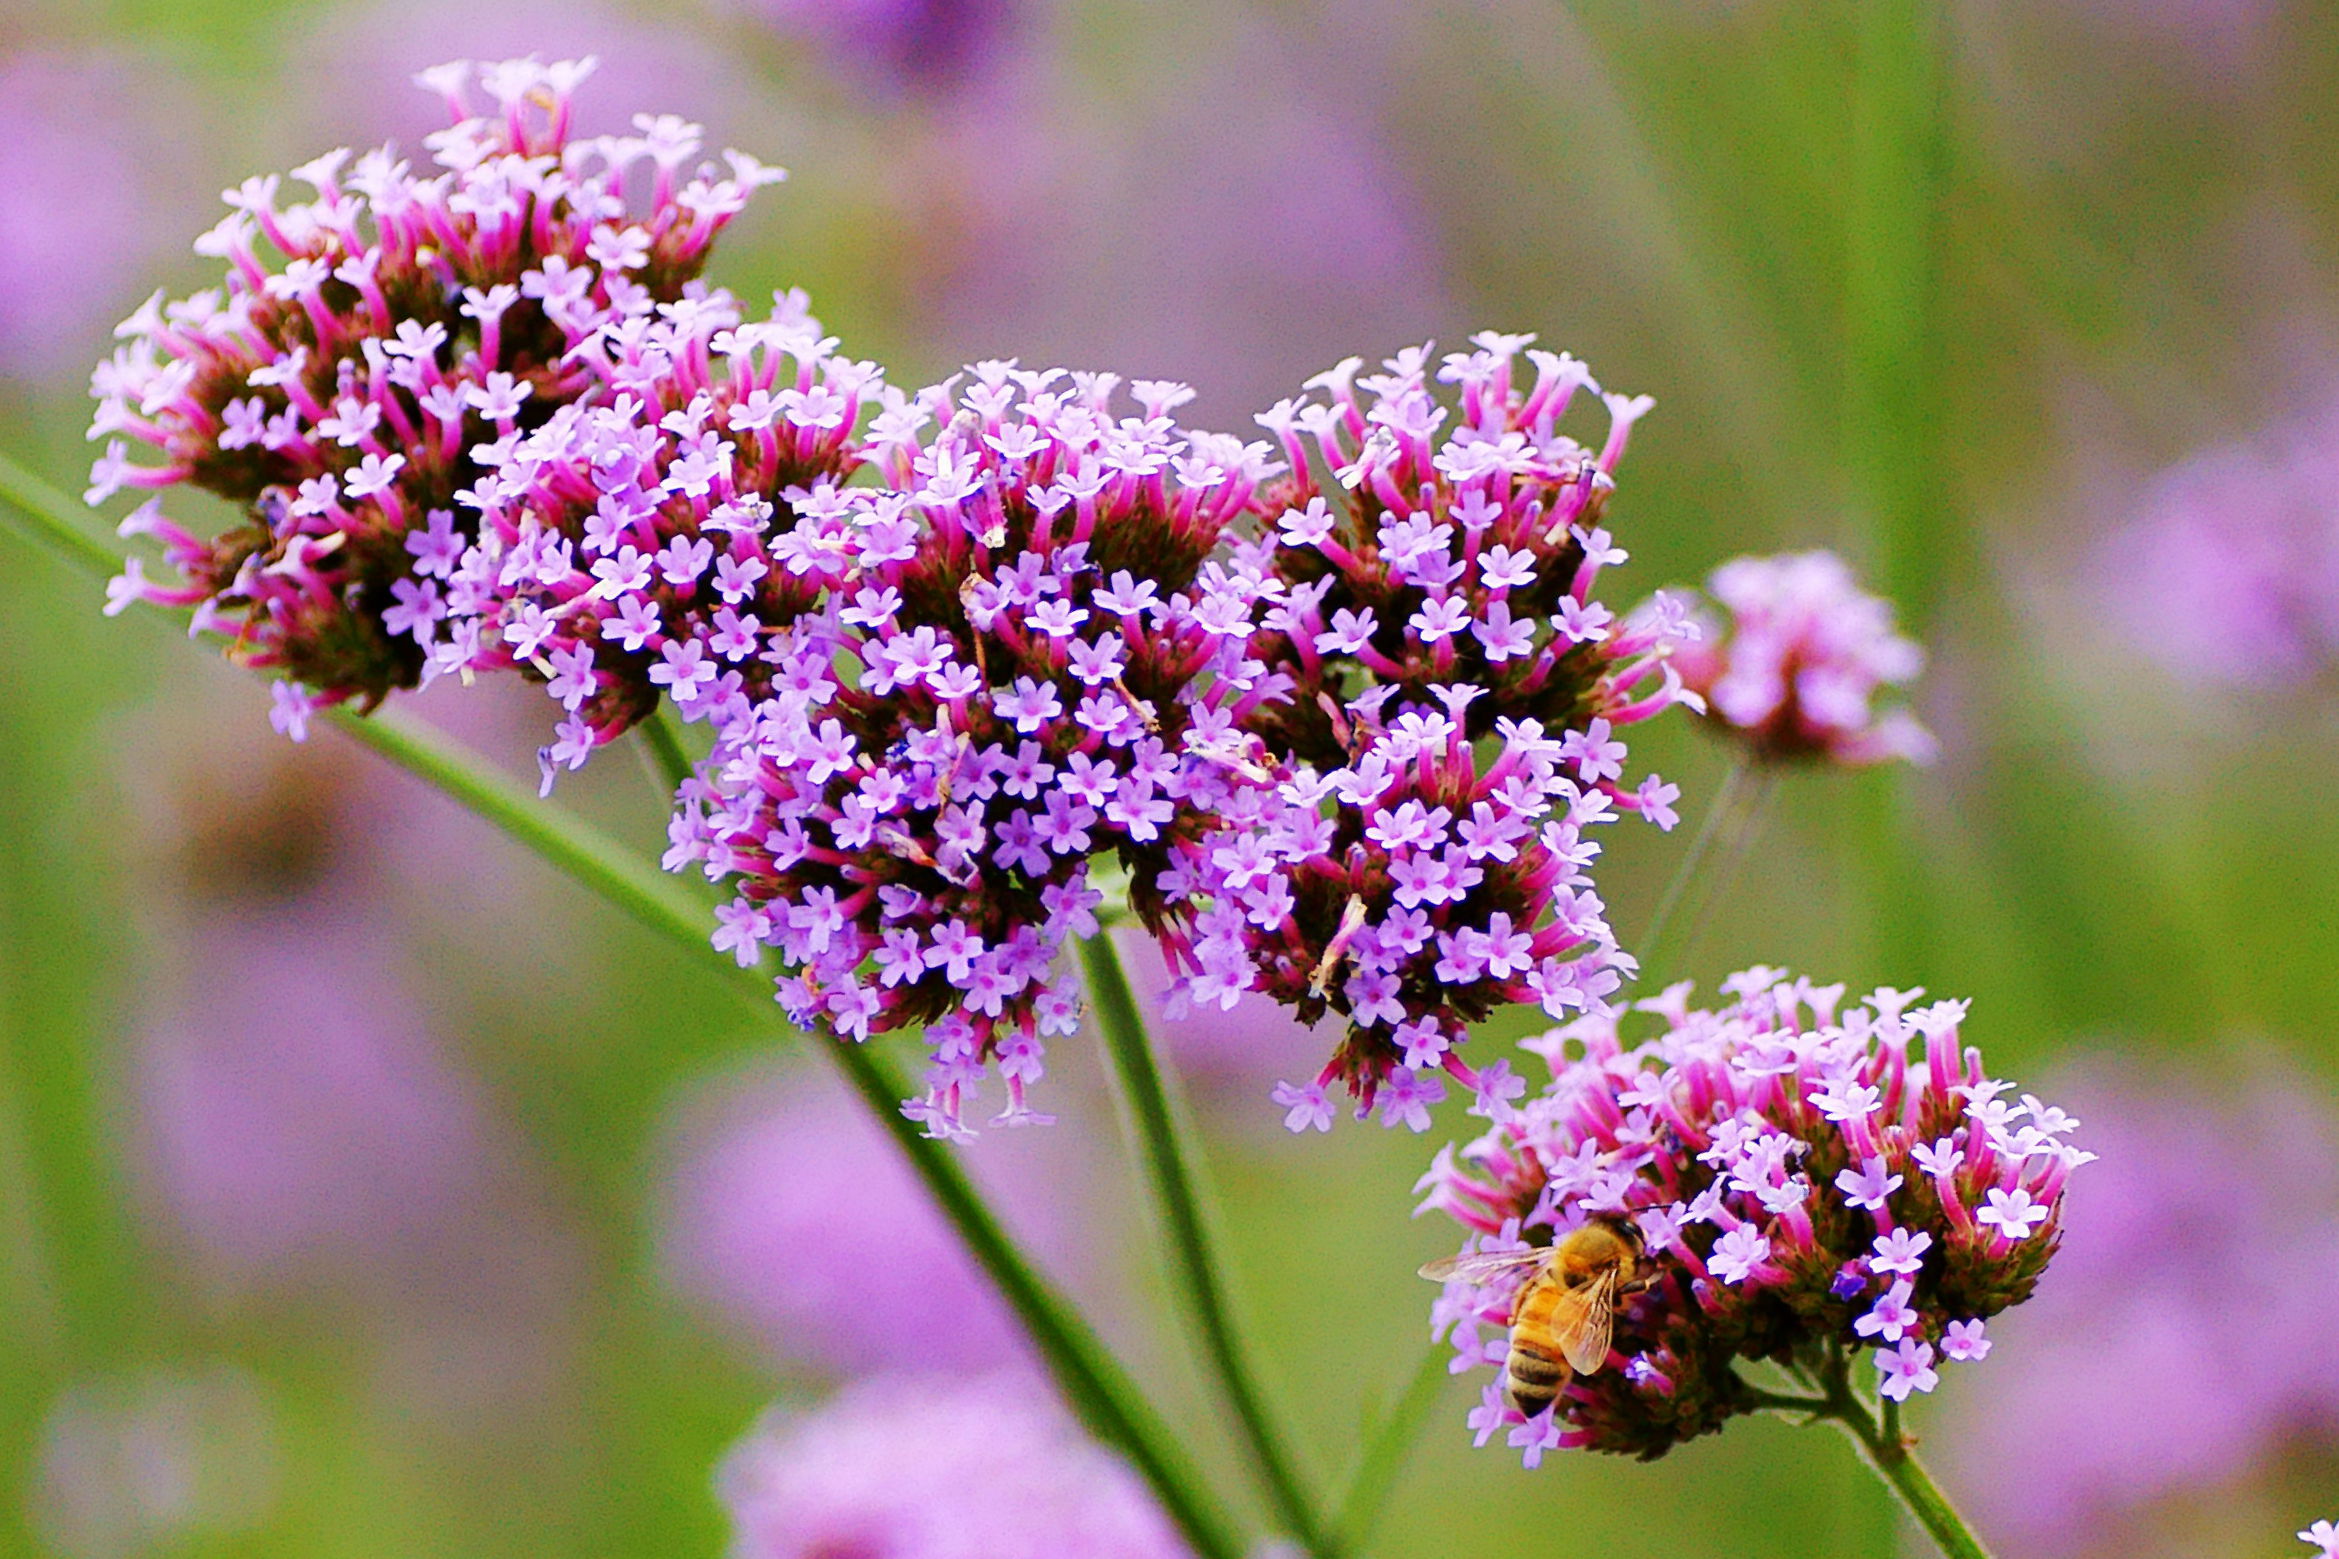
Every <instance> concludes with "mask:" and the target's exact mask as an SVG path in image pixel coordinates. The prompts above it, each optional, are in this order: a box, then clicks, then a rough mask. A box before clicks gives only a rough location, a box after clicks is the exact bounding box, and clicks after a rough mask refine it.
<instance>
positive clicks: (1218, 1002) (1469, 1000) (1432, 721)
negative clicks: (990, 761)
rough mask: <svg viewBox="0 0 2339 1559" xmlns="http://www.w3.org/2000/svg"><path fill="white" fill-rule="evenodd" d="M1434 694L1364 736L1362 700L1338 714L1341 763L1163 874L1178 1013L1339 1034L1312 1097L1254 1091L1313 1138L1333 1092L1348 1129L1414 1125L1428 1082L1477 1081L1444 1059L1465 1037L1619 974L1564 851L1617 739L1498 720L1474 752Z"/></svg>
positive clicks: (1289, 774)
mask: <svg viewBox="0 0 2339 1559" xmlns="http://www.w3.org/2000/svg"><path fill="white" fill-rule="evenodd" d="M1438 691H1439V693H1440V694H1441V697H1442V702H1441V706H1440V707H1438V708H1437V709H1436V710H1435V711H1434V712H1427V711H1421V710H1408V711H1406V712H1405V713H1404V714H1402V715H1400V716H1398V717H1397V718H1396V719H1395V720H1394V721H1393V722H1389V723H1386V724H1384V723H1383V721H1382V718H1381V710H1382V708H1383V707H1385V706H1384V705H1381V704H1379V703H1378V702H1377V701H1375V700H1371V699H1369V698H1368V699H1366V700H1364V701H1362V702H1361V703H1359V704H1358V705H1356V706H1354V707H1352V708H1350V709H1349V710H1347V711H1345V712H1344V713H1343V714H1342V716H1341V719H1342V724H1343V727H1344V729H1345V730H1346V731H1347V732H1348V733H1349V735H1350V736H1351V739H1352V740H1353V741H1354V742H1355V744H1356V746H1357V749H1358V756H1357V757H1356V759H1355V760H1354V761H1353V762H1350V763H1346V764H1343V765H1341V766H1339V767H1338V768H1335V769H1332V770H1331V771H1330V772H1328V773H1322V774H1319V773H1317V772H1315V771H1314V770H1313V769H1310V768H1307V767H1305V766H1300V767H1297V768H1287V769H1285V770H1284V771H1282V772H1281V773H1279V774H1278V775H1276V776H1273V779H1274V783H1272V784H1249V785H1245V786H1243V787H1242V788H1241V789H1240V790H1239V791H1238V792H1237V793H1236V795H1235V796H1234V798H1233V801H1232V804H1231V806H1230V808H1229V810H1228V813H1227V821H1228V823H1229V825H1230V826H1228V827H1227V828H1225V829H1224V830H1223V831H1218V832H1212V833H1206V834H1199V835H1197V836H1196V837H1194V838H1193V839H1192V840H1190V841H1188V842H1187V843H1185V844H1184V845H1183V846H1182V854H1183V855H1184V857H1185V865H1184V866H1183V868H1182V869H1181V871H1180V872H1179V873H1177V874H1174V876H1173V878H1172V881H1173V882H1174V884H1175V885H1176V886H1177V887H1179V888H1181V889H1183V890H1186V891H1187V892H1188V893H1189V894H1190V895H1191V906H1190V909H1189V912H1188V913H1187V914H1186V915H1185V916H1184V917H1183V918H1181V919H1179V920H1178V921H1176V922H1175V923H1173V924H1171V925H1169V926H1166V927H1165V928H1164V930H1163V941H1164V945H1165V947H1166V948H1167V949H1168V951H1169V954H1170V957H1171V960H1172V962H1173V964H1174V965H1175V966H1176V967H1177V968H1178V969H1179V970H1180V971H1181V989H1182V990H1183V992H1184V994H1185V996H1186V997H1187V999H1189V1000H1190V1001H1192V1002H1193V1003H1195V1004H1197V1005H1201V1006H1206V1007H1207V1006H1215V1007H1221V1008H1231V1007H1234V1006H1235V1005H1236V1004H1237V1003H1238V1002H1239V1001H1240V1000H1241V999H1242V998H1243V996H1244V993H1245V992H1249V991H1258V992H1264V993H1265V994H1266V995H1267V996H1269V997H1270V998H1272V999H1273V1000H1275V1001H1278V1002H1281V1003H1284V1004H1286V1005H1288V1006H1290V1007H1292V1008H1293V1009H1295V1011H1296V1012H1297V1014H1298V1016H1299V1017H1300V1018H1301V1019H1302V1020H1304V1021H1308V1022H1313V1021H1315V1020H1316V1019H1318V1018H1320V1017H1322V1016H1323V1015H1324V1014H1325V1013H1327V1012H1330V1013H1333V1014H1336V1015H1337V1016H1339V1017H1341V1018H1343V1019H1345V1020H1346V1030H1347V1032H1346V1034H1345V1036H1344V1038H1343V1040H1342V1043H1341V1045H1340V1047H1339V1049H1338V1050H1337V1052H1336V1053H1335V1054H1334V1055H1333V1057H1332V1059H1331V1060H1330V1061H1329V1062H1328V1063H1327V1064H1326V1065H1325V1067H1324V1069H1323V1070H1322V1072H1321V1073H1319V1074H1318V1076H1317V1077H1316V1079H1315V1080H1314V1082H1312V1083H1310V1084H1308V1085H1306V1086H1305V1087H1294V1086H1292V1085H1288V1084H1287V1085H1284V1086H1283V1087H1282V1088H1279V1089H1278V1090H1277V1092H1276V1098H1277V1101H1278V1102H1279V1103H1282V1104H1284V1105H1285V1106H1286V1107H1287V1108H1289V1109H1290V1110H1291V1111H1292V1112H1293V1113H1292V1115H1291V1117H1290V1122H1289V1123H1290V1125H1291V1126H1292V1129H1293V1130H1295V1131H1296V1130H1301V1129H1304V1128H1305V1127H1307V1126H1310V1125H1313V1126H1315V1127H1317V1128H1319V1129H1325V1128H1328V1127H1329V1125H1330V1123H1331V1105H1330V1101H1329V1097H1328V1094H1327V1092H1326V1090H1327V1089H1328V1088H1330V1087H1331V1086H1332V1085H1334V1084H1336V1083H1337V1084H1344V1085H1345V1086H1346V1087H1347V1089H1348V1090H1349V1092H1351V1093H1352V1094H1354V1095H1355V1096H1356V1097H1357V1099H1358V1101H1359V1107H1358V1113H1359V1115H1360V1116H1361V1115H1363V1114H1364V1113H1365V1112H1367V1111H1369V1110H1370V1109H1371V1108H1372V1107H1373V1105H1374V1104H1375V1102H1376V1100H1377V1101H1378V1103H1379V1104H1380V1106H1381V1109H1382V1111H1383V1120H1384V1123H1385V1124H1388V1125H1397V1124H1400V1123H1402V1124H1405V1125H1409V1126H1411V1127H1413V1128H1414V1129H1415V1130H1417V1131H1420V1130H1426V1129H1427V1128H1428V1125H1429V1115H1428V1108H1427V1107H1428V1106H1429V1105H1431V1104H1434V1103H1436V1102H1437V1101H1438V1100H1439V1099H1441V1098H1442V1097H1443V1096H1444V1086H1445V1085H1444V1083H1443V1082H1442V1081H1441V1080H1440V1076H1439V1074H1440V1073H1445V1074H1449V1075H1451V1076H1453V1077H1454V1078H1455V1079H1457V1080H1458V1081H1459V1082H1461V1083H1462V1084H1463V1085H1464V1086H1465V1087H1469V1088H1473V1089H1476V1088H1480V1087H1481V1086H1482V1085H1486V1084H1487V1082H1488V1079H1487V1078H1483V1077H1481V1075H1480V1074H1479V1073H1478V1072H1477V1071H1475V1070H1473V1069H1472V1068H1471V1067H1469V1066H1468V1065H1467V1064H1466V1063H1465V1062H1464V1061H1463V1060H1462V1058H1461V1055H1460V1053H1459V1049H1458V1047H1459V1046H1460V1045H1461V1043H1462V1041H1463V1040H1464V1038H1465V1037H1466V1032H1467V1026H1468V1025H1469V1024H1471V1023H1474V1022H1476V1021H1478V1020H1480V1019H1482V1018H1485V1017H1487V1016H1488V1015H1489V1014H1491V1013H1493V1012H1494V1011H1495V1010H1497V1009H1498V1008H1500V1007H1502V1006H1504V1005H1507V1004H1509V1003H1513V1002H1539V1003H1541V1004H1542V1005H1543V1007H1544V1008H1545V1010H1546V1011H1548V1012H1549V1013H1550V1014H1551V1015H1552V1016H1554V1017H1559V1016H1563V1015H1566V1014H1568V1013H1570V1012H1581V1011H1586V1010H1592V1009H1595V1008H1598V1007H1601V1006H1603V1005H1604V1004H1605V999H1606V997H1607V996H1608V995H1609V994H1610V993H1611V992H1613V991H1614V990H1615V989H1616V988H1617V987H1618V985H1619V984H1621V983H1622V980H1623V978H1624V977H1625V976H1626V975H1628V974H1630V973H1631V972H1632V969H1633V964H1632V961H1631V959H1630V958H1629V957H1627V956H1626V955H1625V954H1623V953H1622V952H1620V951H1619V950H1618V948H1617V945H1616V938H1615V935H1614V933H1613V932H1611V931H1610V929H1609V927H1608V923H1607V919H1606V911H1605V907H1604V906H1603V905H1602V903H1601V901H1600V899H1599V897H1598V896H1597V895H1596V894H1595V893H1593V891H1592V888H1591V878H1590V874H1589V867H1590V865H1591V862H1592V860H1593V858H1594V857H1595V856H1596V855H1597V854H1598V853H1599V848H1600V847H1599V845H1598V844H1597V843H1596V842H1595V841H1593V840H1590V839H1588V838H1586V837H1585V830H1586V829H1588V828H1589V827H1591V826H1592V825H1594V824H1597V823H1604V822H1608V821H1611V820H1613V819H1614V817H1615V816H1616V811H1615V808H1614V806H1613V804H1612V802H1611V799H1610V797H1609V795H1608V794H1607V792H1606V791H1605V790H1603V789H1602V788H1601V783H1600V782H1601V779H1602V777H1603V775H1604V774H1605V773H1606V772H1608V771H1609V770H1610V768H1611V767H1612V766H1613V764H1614V763H1615V762H1616V761H1617V755H1618V753H1619V752H1620V751H1621V745H1622V744H1620V743H1615V742H1612V741H1610V740H1609V739H1608V732H1607V724H1606V722H1605V721H1595V722H1594V724H1593V727H1592V729H1591V730H1590V731H1589V732H1587V733H1582V734H1580V735H1579V734H1578V733H1574V732H1570V733H1568V734H1567V735H1565V736H1563V737H1561V738H1559V739H1557V740H1554V739H1553V738H1552V737H1551V736H1549V735H1547V734H1546V733H1545V732H1544V731H1543V730H1542V729H1541V728H1540V727H1539V726H1538V725H1537V724H1536V722H1534V721H1532V720H1525V721H1512V720H1508V719H1506V720H1504V721H1502V722H1501V723H1500V725H1499V726H1498V727H1497V729H1496V733H1495V735H1496V739H1497V740H1498V741H1499V743H1500V746H1499V749H1498V750H1497V751H1496V752H1495V753H1494V754H1493V756H1492V757H1491V758H1487V759H1482V758H1481V757H1480V756H1479V754H1478V752H1477V750H1476V747H1475V746H1474V744H1472V743H1471V742H1470V741H1469V740H1468V739H1467V737H1466V736H1465V735H1464V734H1463V732H1464V720H1463V715H1464V712H1465V710H1466V708H1467V706H1468V704H1469V703H1470V701H1471V699H1472V697H1473V695H1474V693H1475V690H1474V689H1471V688H1467V687H1452V688H1440V689H1439V690H1438ZM1506 1079H1508V1073H1507V1070H1498V1071H1496V1072H1494V1073H1493V1075H1492V1085H1493V1086H1496V1087H1501V1086H1503V1085H1504V1084H1505V1081H1506ZM1508 1081H1509V1082H1510V1083H1512V1084H1515V1083H1516V1080H1515V1079H1508Z"/></svg>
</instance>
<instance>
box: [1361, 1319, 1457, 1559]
mask: <svg viewBox="0 0 2339 1559" xmlns="http://www.w3.org/2000/svg"><path fill="white" fill-rule="evenodd" d="M1447 1358H1448V1354H1447V1351H1446V1350H1445V1349H1443V1348H1431V1349H1430V1350H1429V1351H1428V1352H1426V1353H1424V1354H1423V1355H1422V1356H1421V1362H1420V1363H1419V1364H1417V1365H1415V1366H1414V1369H1413V1378H1412V1379H1411V1380H1408V1381H1407V1382H1406V1383H1405V1390H1404V1391H1403V1393H1402V1394H1400V1395H1399V1396H1398V1398H1397V1400H1396V1401H1395V1402H1394V1403H1392V1404H1391V1405H1390V1407H1389V1413H1388V1416H1387V1417H1386V1418H1383V1419H1382V1420H1381V1423H1380V1427H1378V1428H1377V1429H1375V1430H1374V1431H1373V1433H1372V1437H1371V1438H1370V1439H1369V1440H1367V1441H1366V1442H1365V1447H1364V1454H1363V1455H1362V1456H1360V1457H1358V1458H1357V1463H1356V1474H1355V1476H1354V1477H1352V1478H1351V1479H1349V1482H1348V1492H1347V1493H1346V1494H1344V1495H1342V1496H1341V1498H1340V1504H1339V1506H1338V1508H1337V1509H1335V1510H1334V1511H1333V1513H1332V1534H1333V1539H1334V1541H1335V1542H1337V1543H1338V1544H1339V1546H1340V1548H1341V1550H1342V1551H1343V1552H1346V1553H1355V1552H1357V1551H1358V1550H1359V1549H1361V1548H1363V1547H1364V1545H1365V1542H1366V1541H1367V1539H1369V1538H1370V1537H1371V1536H1372V1533H1373V1528H1374V1527H1375V1526H1376V1525H1378V1524H1379V1522H1380V1519H1381V1512H1382V1511H1384V1510H1385V1509H1387V1508H1388V1503H1389V1494H1390V1491H1391V1490H1392V1489H1394V1488H1395V1487H1396V1483H1397V1474H1398V1473H1399V1472H1400V1471H1402V1470H1403V1469H1404V1466H1405V1463H1406V1460H1407V1459H1408V1458H1409V1457H1410V1456H1411V1455H1412V1454H1413V1448H1414V1446H1415V1445H1416V1444H1418V1443H1419V1442H1420V1440H1421V1432H1422V1430H1424V1429H1426V1428H1427V1427H1428V1426H1429V1415H1430V1411H1431V1410H1432V1409H1433V1408H1435V1407H1436V1406H1437V1403H1438V1398H1439V1397H1440V1396H1442V1395H1443V1394H1444V1392H1445V1384H1446V1382H1447V1381H1448V1380H1450V1379H1452V1378H1453V1371H1452V1370H1451V1369H1450V1368H1449V1367H1448V1365H1447V1363H1446V1360H1447Z"/></svg>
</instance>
